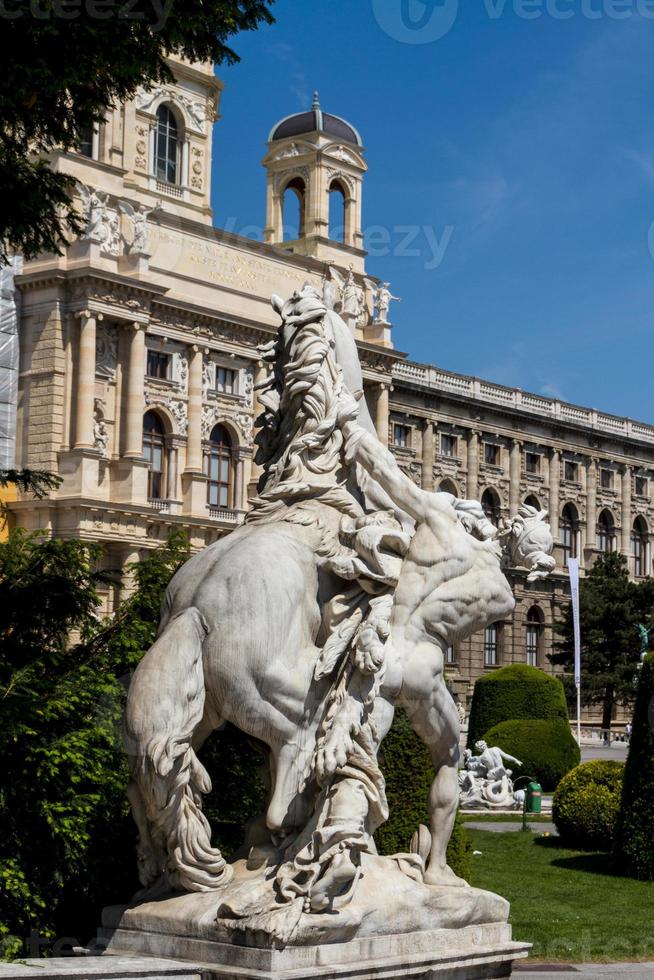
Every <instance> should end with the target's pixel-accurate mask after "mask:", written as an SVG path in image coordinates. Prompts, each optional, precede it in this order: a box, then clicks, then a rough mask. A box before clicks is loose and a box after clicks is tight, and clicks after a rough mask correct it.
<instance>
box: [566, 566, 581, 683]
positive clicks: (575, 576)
mask: <svg viewBox="0 0 654 980" xmlns="http://www.w3.org/2000/svg"><path fill="white" fill-rule="evenodd" d="M568 574H569V575H570V592H571V594H572V622H573V626H574V639H575V684H576V686H577V690H579V687H580V685H581V629H580V626H579V559H578V558H568Z"/></svg>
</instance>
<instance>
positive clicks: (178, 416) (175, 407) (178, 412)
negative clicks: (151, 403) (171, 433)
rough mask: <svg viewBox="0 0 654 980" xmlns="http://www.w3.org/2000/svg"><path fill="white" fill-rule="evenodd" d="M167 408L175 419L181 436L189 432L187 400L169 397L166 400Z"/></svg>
mask: <svg viewBox="0 0 654 980" xmlns="http://www.w3.org/2000/svg"><path fill="white" fill-rule="evenodd" d="M166 408H167V409H168V411H169V412H170V414H171V415H172V417H173V418H174V419H175V422H176V424H177V431H178V433H179V434H180V436H185V435H186V433H187V432H188V415H187V411H186V402H185V401H182V400H181V398H169V399H167V401H166Z"/></svg>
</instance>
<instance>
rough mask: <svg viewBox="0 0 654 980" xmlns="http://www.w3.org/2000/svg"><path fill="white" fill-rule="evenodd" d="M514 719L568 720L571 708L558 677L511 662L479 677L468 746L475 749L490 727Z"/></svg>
mask: <svg viewBox="0 0 654 980" xmlns="http://www.w3.org/2000/svg"><path fill="white" fill-rule="evenodd" d="M515 718H528V719H535V718H541V719H551V718H560V719H561V720H563V721H565V722H567V721H568V707H567V704H566V700H565V692H564V689H563V684H562V683H561V681H560V680H559V679H558V677H553V676H552V675H551V674H546V673H545V672H544V671H543V670H540V669H539V668H538V667H529V666H528V665H527V664H510V665H509V666H508V667H501V668H500V669H499V670H494V671H493V672H492V673H490V674H486V675H485V676H484V677H480V678H479V680H478V681H477V683H476V684H475V690H474V694H473V697H472V705H471V708H470V720H469V722H468V748H470V749H472V748H474V745H475V742H477V741H478V740H479V739H480V738H483V736H484V732H487V731H488V730H489V729H490V728H493V727H494V726H495V725H499V723H500V722H502V721H511V720H513V719H515Z"/></svg>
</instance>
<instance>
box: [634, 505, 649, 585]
mask: <svg viewBox="0 0 654 980" xmlns="http://www.w3.org/2000/svg"><path fill="white" fill-rule="evenodd" d="M631 554H632V555H633V559H634V575H635V576H636V578H643V577H644V576H645V575H648V574H649V568H648V566H649V560H648V559H649V532H648V530H647V523H646V521H645V518H644V517H637V518H636V520H635V521H634V526H633V528H632V530H631Z"/></svg>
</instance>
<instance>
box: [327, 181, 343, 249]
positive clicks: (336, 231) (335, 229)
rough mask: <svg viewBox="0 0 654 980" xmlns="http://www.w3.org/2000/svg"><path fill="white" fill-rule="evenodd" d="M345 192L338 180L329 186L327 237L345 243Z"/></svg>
mask: <svg viewBox="0 0 654 980" xmlns="http://www.w3.org/2000/svg"><path fill="white" fill-rule="evenodd" d="M346 198H347V194H346V191H345V188H344V187H343V185H342V184H341V182H340V180H333V181H332V183H331V184H330V186H329V237H330V239H331V240H332V241H333V242H341V243H342V244H344V243H345V201H346Z"/></svg>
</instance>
